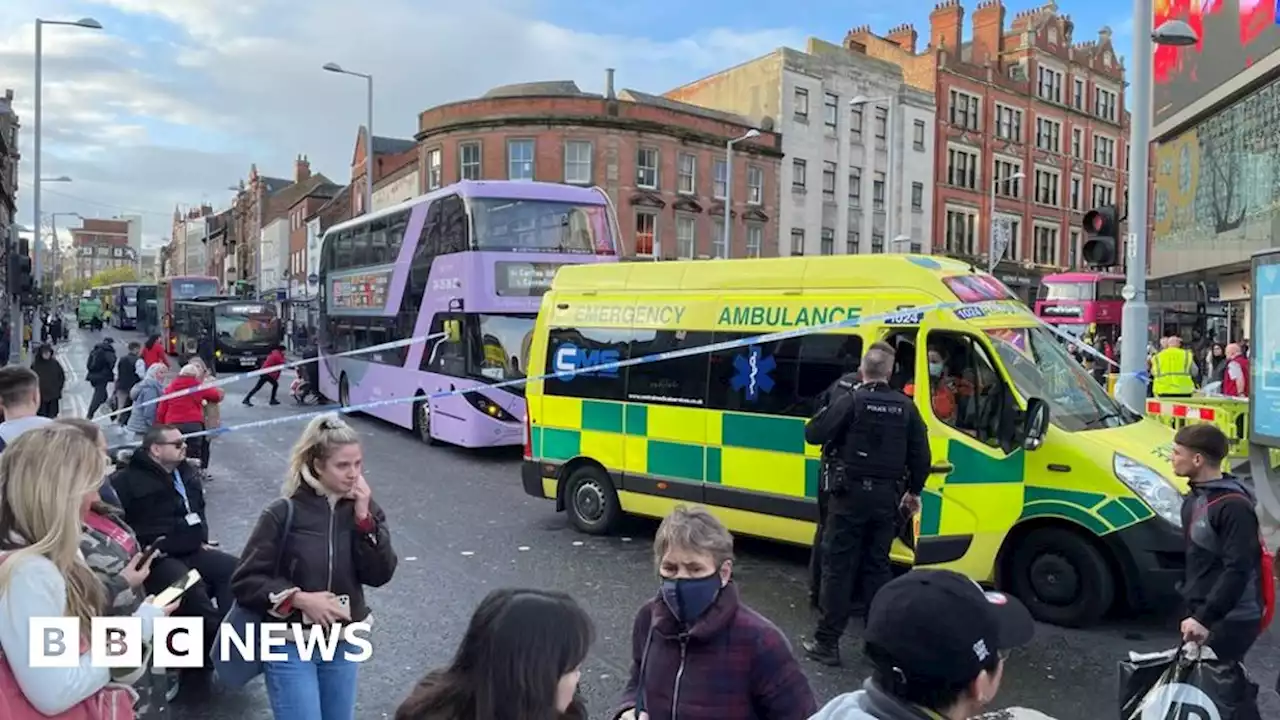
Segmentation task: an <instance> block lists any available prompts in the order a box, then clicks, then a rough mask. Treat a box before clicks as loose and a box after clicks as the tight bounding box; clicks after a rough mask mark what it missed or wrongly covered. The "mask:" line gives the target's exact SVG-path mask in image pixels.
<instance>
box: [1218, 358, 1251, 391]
mask: <svg viewBox="0 0 1280 720" xmlns="http://www.w3.org/2000/svg"><path fill="white" fill-rule="evenodd" d="M1232 365H1235V366H1237V367H1239V369H1240V374H1241V375H1242V376H1243V377H1241V378H1240V382H1238V383H1237V382H1236V381H1235V380H1234V379H1232V377H1231V366H1232ZM1222 394H1223V395H1226V396H1228V397H1239V398H1243V397H1249V358H1247V357H1245V356H1244V355H1237V356H1235V357H1233V358H1231V359H1230V360H1228V361H1227V371H1226V372H1224V373H1222Z"/></svg>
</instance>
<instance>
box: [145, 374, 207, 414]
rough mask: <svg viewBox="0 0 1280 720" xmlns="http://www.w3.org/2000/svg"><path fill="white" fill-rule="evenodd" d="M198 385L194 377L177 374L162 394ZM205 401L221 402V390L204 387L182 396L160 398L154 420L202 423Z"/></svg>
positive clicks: (198, 382)
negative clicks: (166, 398) (167, 398)
mask: <svg viewBox="0 0 1280 720" xmlns="http://www.w3.org/2000/svg"><path fill="white" fill-rule="evenodd" d="M199 386H200V381H199V380H197V379H196V378H193V377H191V376H190V375H179V376H178V377H176V378H174V381H173V382H171V383H169V387H167V388H165V389H164V394H165V395H168V394H169V393H175V392H179V391H182V390H190V389H191V388H194V387H199ZM205 402H211V403H216V402H222V391H221V390H219V389H218V388H205V389H204V390H200V391H197V392H193V393H191V394H189V395H183V396H182V397H176V398H171V399H169V400H161V401H160V406H159V407H158V408H156V422H157V423H160V424H163V425H178V424H181V423H203V422H204V403H205Z"/></svg>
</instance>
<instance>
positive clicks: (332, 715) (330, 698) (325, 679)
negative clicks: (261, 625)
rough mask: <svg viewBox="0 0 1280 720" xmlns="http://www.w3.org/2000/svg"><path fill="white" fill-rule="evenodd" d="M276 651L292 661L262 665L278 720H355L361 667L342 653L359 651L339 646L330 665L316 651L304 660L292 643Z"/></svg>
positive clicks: (345, 645)
mask: <svg viewBox="0 0 1280 720" xmlns="http://www.w3.org/2000/svg"><path fill="white" fill-rule="evenodd" d="M313 647H314V646H313ZM276 651H277V652H283V653H284V654H285V655H287V656H288V657H289V659H288V660H286V661H283V662H264V663H263V664H262V669H263V674H264V675H266V681H267V698H268V699H269V700H270V702H271V714H272V716H273V717H274V718H275V720H354V718H355V716H356V679H357V676H358V671H359V669H360V666H359V665H358V664H357V663H353V662H350V661H348V660H347V659H346V658H345V657H343V653H345V652H356V651H357V648H356V647H355V646H353V645H350V644H348V643H345V642H340V643H338V649H337V652H336V653H335V654H334V657H333V660H331V661H328V662H326V661H324V660H321V659H320V656H319V652H318V651H315V650H313V653H312V656H311V658H310V659H309V660H303V659H302V657H301V656H300V654H299V652H298V646H297V645H296V644H294V643H293V642H289V643H286V644H285V646H284V647H283V648H279V649H278V650H276Z"/></svg>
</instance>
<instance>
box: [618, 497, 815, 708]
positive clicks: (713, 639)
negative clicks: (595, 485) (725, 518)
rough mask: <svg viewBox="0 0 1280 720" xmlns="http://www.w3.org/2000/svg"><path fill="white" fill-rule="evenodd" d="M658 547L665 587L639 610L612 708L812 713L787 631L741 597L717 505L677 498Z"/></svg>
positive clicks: (730, 545)
mask: <svg viewBox="0 0 1280 720" xmlns="http://www.w3.org/2000/svg"><path fill="white" fill-rule="evenodd" d="M653 556H654V561H655V563H656V564H657V566H658V575H659V577H660V579H661V590H660V591H659V593H658V596H657V597H656V598H654V599H652V600H650V601H649V602H648V603H646V604H645V605H644V607H642V608H640V612H639V613H638V614H637V615H636V620H635V624H634V625H633V626H632V629H631V679H630V680H629V681H628V682H627V687H626V689H625V690H624V691H623V694H622V702H621V704H620V708H619V710H618V711H617V712H615V713H614V714H613V715H612V716H611V717H613V718H619V719H621V720H641V719H642V718H644V717H647V718H648V719H649V720H671V719H673V718H675V717H685V716H687V715H688V713H689V712H692V711H693V709H694V708H696V709H697V710H696V714H697V716H698V717H714V718H717V720H792V719H794V720H800V719H801V718H808V717H809V716H810V715H812V714H813V713H814V711H815V710H816V709H817V704H816V702H815V701H814V697H813V690H812V689H810V687H809V680H808V678H806V677H805V675H804V672H802V671H801V669H800V663H799V662H797V661H796V658H795V655H794V654H793V653H792V651H791V644H790V643H788V642H787V638H786V636H784V635H783V634H782V631H781V630H779V629H778V628H777V626H775V625H774V624H773V623H771V622H769V620H768V619H766V618H765V617H763V616H762V615H760V614H759V613H757V612H756V611H754V610H752V609H751V608H749V607H747V605H746V604H745V603H743V602H742V601H741V600H739V598H738V587H737V585H735V584H734V583H733V582H732V577H733V536H732V535H730V534H729V531H728V530H726V529H725V527H724V525H722V524H720V521H719V520H717V519H716V518H715V516H714V515H712V514H711V513H710V512H709V511H707V510H706V509H705V508H700V507H694V508H686V507H684V506H680V507H677V508H676V509H675V510H673V511H672V513H671V514H670V515H668V516H667V518H666V519H665V520H663V521H662V525H661V526H659V528H658V534H657V536H656V537H655V538H654V541H653ZM677 688H679V691H678V692H677V690H676V689H677ZM682 708H683V709H684V712H682Z"/></svg>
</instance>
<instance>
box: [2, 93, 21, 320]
mask: <svg viewBox="0 0 1280 720" xmlns="http://www.w3.org/2000/svg"><path fill="white" fill-rule="evenodd" d="M18 128H19V123H18V115H17V113H15V112H14V111H13V91H12V90H5V91H4V96H3V97H0V239H3V238H4V237H5V236H6V235H7V233H8V232H9V230H10V228H11V227H12V225H13V223H14V220H15V218H17V216H18V161H19V159H20V157H21V156H20V155H19V154H18ZM5 262H7V260H6V259H5V256H4V244H3V243H0V264H2V263H5ZM0 266H3V265H0ZM0 275H3V273H0ZM4 282H5V278H3V277H0V309H3V305H4V303H6V302H7V298H8V297H9V294H8V293H7V292H4V291H3V290H4Z"/></svg>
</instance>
